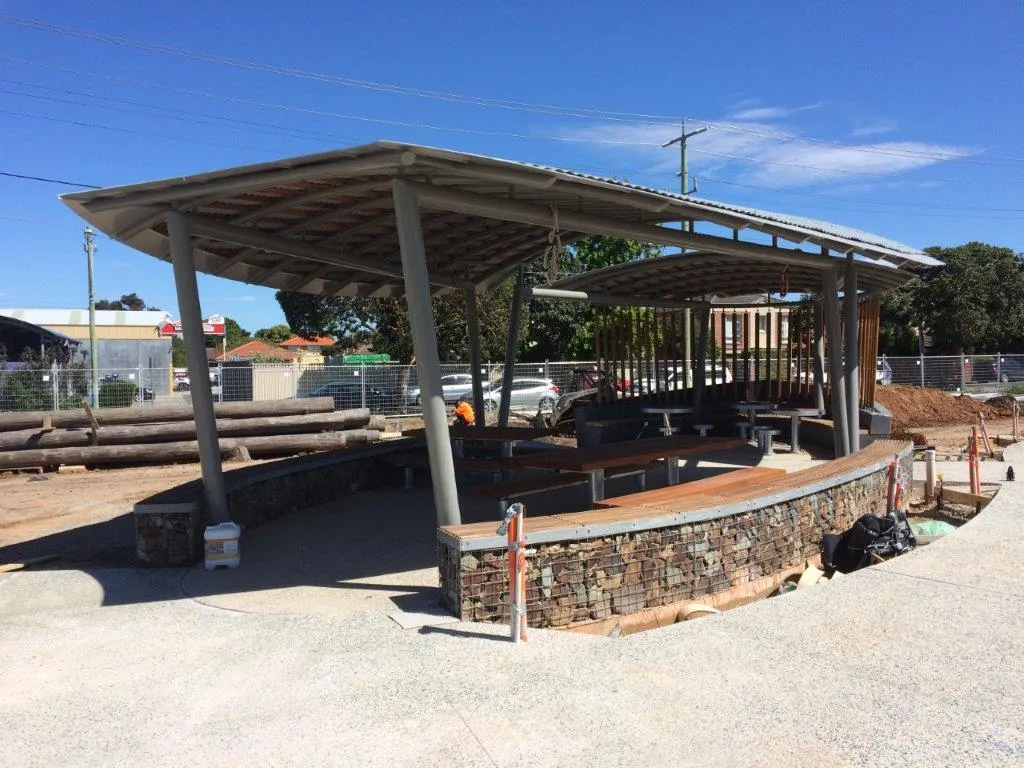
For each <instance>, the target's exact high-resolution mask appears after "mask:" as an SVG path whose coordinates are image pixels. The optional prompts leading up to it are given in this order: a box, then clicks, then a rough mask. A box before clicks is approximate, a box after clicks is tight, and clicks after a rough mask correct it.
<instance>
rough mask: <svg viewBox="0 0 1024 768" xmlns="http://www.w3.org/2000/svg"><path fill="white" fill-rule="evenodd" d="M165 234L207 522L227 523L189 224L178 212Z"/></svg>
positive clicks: (222, 476) (172, 212)
mask: <svg viewBox="0 0 1024 768" xmlns="http://www.w3.org/2000/svg"><path fill="white" fill-rule="evenodd" d="M167 234H168V236H169V237H170V241H171V264H172V265H173V267H174V288H175V291H176V292H177V294H178V312H179V316H180V317H181V330H182V337H183V338H184V340H185V356H186V359H187V362H188V375H189V379H191V382H192V385H191V392H192V412H193V414H194V416H195V420H196V439H197V441H198V443H199V463H200V465H201V466H202V470H203V491H204V494H205V496H206V513H207V517H208V519H209V522H212V523H226V522H228V520H229V517H228V499H227V493H226V492H225V489H224V474H223V471H222V468H221V463H220V446H219V445H218V443H217V422H216V420H215V419H214V415H213V394H212V392H211V390H210V367H209V364H208V363H207V361H206V340H205V338H204V336H203V315H202V313H201V311H200V309H199V286H198V285H197V283H196V264H195V257H194V255H193V253H192V240H191V233H190V232H189V227H188V222H187V221H185V217H183V216H182V215H181V214H180V213H178V212H177V211H171V212H170V213H168V214H167Z"/></svg>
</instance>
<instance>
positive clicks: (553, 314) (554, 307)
mask: <svg viewBox="0 0 1024 768" xmlns="http://www.w3.org/2000/svg"><path fill="white" fill-rule="evenodd" d="M660 255H661V247H660V246H657V245H652V244H650V243H641V242H637V241H635V240H626V239H624V238H621V237H608V236H606V235H595V236H593V237H587V238H584V239H583V240H578V241H577V242H575V243H573V244H572V245H570V246H568V247H567V248H563V249H562V253H561V255H560V257H559V260H558V276H559V277H566V276H568V275H574V274H578V273H580V272H587V271H590V270H593V269H600V268H601V267H608V266H612V265H614V264H624V263H626V262H630V261H638V260H640V259H649V258H651V257H653V256H660ZM526 282H527V285H529V286H536V285H543V284H545V283H548V282H550V274H549V272H548V270H547V269H546V268H545V267H544V265H543V264H540V263H537V264H534V265H533V266H531V268H530V269H529V271H528V272H527V280H526ZM528 305H529V308H530V317H529V328H528V340H527V342H526V345H525V349H524V350H523V353H522V359H523V360H524V361H527V362H530V361H540V360H589V359H592V358H593V357H594V306H593V305H592V304H588V303H586V302H582V301H553V300H551V299H531V300H530V301H529V302H528Z"/></svg>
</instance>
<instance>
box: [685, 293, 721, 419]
mask: <svg viewBox="0 0 1024 768" xmlns="http://www.w3.org/2000/svg"><path fill="white" fill-rule="evenodd" d="M696 314H697V322H698V323H700V331H699V332H698V333H697V354H696V355H695V356H694V358H695V359H694V363H693V364H694V365H695V366H696V368H695V369H694V374H693V379H694V381H693V413H694V415H695V416H699V415H700V412H701V407H702V406H703V404H704V387H705V385H706V382H707V371H706V370H705V369H704V362H705V360H706V359H707V355H708V326H709V325H710V323H711V310H710V309H698V310H697V313H696ZM722 381H725V376H724V374H723V376H722Z"/></svg>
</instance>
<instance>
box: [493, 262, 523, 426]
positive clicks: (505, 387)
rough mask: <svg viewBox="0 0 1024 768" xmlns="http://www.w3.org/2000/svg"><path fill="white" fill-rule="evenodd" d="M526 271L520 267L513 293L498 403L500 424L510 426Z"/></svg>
mask: <svg viewBox="0 0 1024 768" xmlns="http://www.w3.org/2000/svg"><path fill="white" fill-rule="evenodd" d="M525 280H526V271H525V270H524V269H523V268H522V267H520V268H519V272H517V273H516V287H515V293H514V294H512V309H511V311H510V312H509V318H508V341H507V343H506V345H505V371H504V374H503V375H502V377H501V401H500V402H499V403H498V426H501V427H507V426H508V414H509V410H510V409H511V408H512V379H513V378H514V377H515V367H516V346H517V345H518V344H519V322H520V320H521V319H522V316H523V285H524V282H525Z"/></svg>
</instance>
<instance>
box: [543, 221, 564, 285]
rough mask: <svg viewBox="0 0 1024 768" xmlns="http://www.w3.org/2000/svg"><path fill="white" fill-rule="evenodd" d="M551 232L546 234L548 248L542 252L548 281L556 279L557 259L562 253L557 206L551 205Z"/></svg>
mask: <svg viewBox="0 0 1024 768" xmlns="http://www.w3.org/2000/svg"><path fill="white" fill-rule="evenodd" d="M550 208H551V222H552V223H551V231H550V232H548V248H547V250H546V251H545V252H544V265H545V267H547V270H548V280H549V281H550V282H554V281H555V280H557V279H558V257H559V256H560V255H561V253H562V233H561V231H559V229H558V206H557V205H551V206H550Z"/></svg>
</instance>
